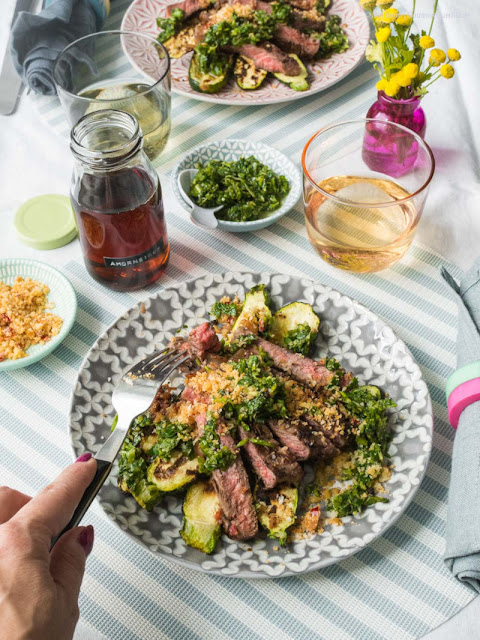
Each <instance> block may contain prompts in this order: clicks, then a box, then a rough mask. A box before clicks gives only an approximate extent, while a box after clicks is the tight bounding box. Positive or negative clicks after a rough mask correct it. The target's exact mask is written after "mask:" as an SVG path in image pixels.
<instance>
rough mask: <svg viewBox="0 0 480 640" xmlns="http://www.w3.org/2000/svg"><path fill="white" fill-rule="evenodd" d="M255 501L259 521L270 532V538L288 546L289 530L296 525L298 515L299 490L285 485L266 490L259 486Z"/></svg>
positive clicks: (256, 489)
mask: <svg viewBox="0 0 480 640" xmlns="http://www.w3.org/2000/svg"><path fill="white" fill-rule="evenodd" d="M254 499H255V509H256V510H257V516H258V521H259V522H260V524H261V525H262V527H263V528H264V529H266V530H267V531H268V537H269V538H276V539H277V540H278V541H279V543H280V544H281V545H284V544H286V542H287V535H288V534H287V529H288V528H289V527H291V526H292V524H294V522H295V517H296V513H297V506H298V488H297V487H296V486H294V485H291V484H283V485H279V486H278V487H275V489H269V490H266V489H264V488H263V487H262V486H260V485H257V487H256V488H255V495H254Z"/></svg>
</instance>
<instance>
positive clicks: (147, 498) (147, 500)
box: [118, 478, 162, 511]
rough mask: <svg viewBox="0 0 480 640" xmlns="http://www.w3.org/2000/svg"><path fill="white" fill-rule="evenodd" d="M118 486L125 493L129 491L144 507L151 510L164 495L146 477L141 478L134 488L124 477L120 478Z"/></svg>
mask: <svg viewBox="0 0 480 640" xmlns="http://www.w3.org/2000/svg"><path fill="white" fill-rule="evenodd" d="M118 486H119V487H120V489H121V490H122V491H123V492H124V493H129V494H130V495H131V496H133V497H134V498H135V500H136V501H137V502H138V504H139V505H140V506H141V507H142V509H146V510H147V511H151V510H152V509H153V507H154V506H155V505H156V504H157V502H158V501H159V500H160V498H161V497H162V493H161V491H160V490H159V489H158V487H156V486H155V485H153V484H150V483H149V482H148V481H147V480H146V479H145V478H142V479H141V480H139V481H138V482H137V483H136V484H135V486H134V487H133V488H130V487H128V485H127V483H126V482H125V480H124V479H123V478H119V479H118Z"/></svg>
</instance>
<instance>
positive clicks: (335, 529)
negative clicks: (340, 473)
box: [70, 273, 433, 578]
mask: <svg viewBox="0 0 480 640" xmlns="http://www.w3.org/2000/svg"><path fill="white" fill-rule="evenodd" d="M261 282H263V283H265V284H266V285H267V287H268V289H269V291H270V293H271V295H272V299H273V303H274V305H275V306H276V307H277V308H280V307H281V306H283V305H285V304H286V303H288V302H291V301H293V300H303V301H304V302H308V303H310V304H311V305H313V307H314V309H315V311H316V312H317V314H318V315H319V316H320V319H321V325H320V333H319V336H318V337H317V341H316V351H315V353H314V356H313V357H322V356H325V355H327V354H328V355H329V356H331V357H334V358H337V359H338V360H339V361H340V362H341V364H342V365H343V367H344V368H345V369H346V370H348V371H352V372H353V373H354V374H355V375H356V376H357V377H358V379H359V382H360V383H361V384H366V383H368V384H373V385H377V386H378V387H380V388H381V389H382V390H383V391H384V392H386V393H387V394H389V395H390V396H391V397H392V398H393V399H394V400H395V402H396V403H397V409H396V411H395V412H394V413H393V414H392V416H391V429H392V432H393V441H392V444H391V446H390V449H389V453H390V454H391V461H392V463H393V465H394V468H393V472H392V475H391V478H390V479H389V480H388V481H387V482H386V483H385V488H386V489H387V491H388V494H387V495H388V497H389V502H388V503H377V504H375V505H373V506H371V507H369V508H368V509H366V511H364V512H363V513H362V514H361V515H358V516H355V517H348V518H344V520H343V524H342V525H335V524H332V525H328V526H326V527H325V530H324V531H323V533H320V534H317V535H315V536H314V537H312V538H310V539H303V540H298V541H295V542H293V543H290V544H289V545H287V546H286V547H285V548H279V546H278V542H277V541H275V540H271V539H268V538H266V537H261V536H259V537H258V538H256V539H254V540H252V541H248V542H234V541H232V540H230V539H229V538H227V537H226V536H225V535H224V536H223V537H222V538H221V539H220V541H219V543H218V545H217V548H216V552H215V553H214V554H213V555H211V556H206V555H204V554H203V553H201V552H200V551H197V550H195V549H192V548H190V547H187V545H186V544H185V543H184V541H183V540H182V538H181V536H180V534H179V529H180V528H181V526H182V497H181V496H179V497H167V498H165V499H164V500H163V501H162V502H161V503H160V504H158V505H157V506H156V507H155V508H154V510H153V511H152V512H151V513H147V512H146V511H144V510H143V509H141V508H140V507H139V506H138V504H137V503H136V502H135V500H134V499H133V498H132V497H131V496H128V495H125V494H123V493H122V492H121V491H120V490H119V489H118V487H117V472H116V470H115V471H114V472H112V474H111V476H110V478H109V479H108V481H107V483H106V485H105V486H104V487H103V489H102V491H101V492H100V494H99V499H100V504H101V505H102V507H103V509H104V510H105V512H106V513H107V514H108V516H109V517H110V518H111V519H112V520H113V521H114V522H115V523H116V524H117V526H118V527H119V529H121V530H122V531H124V532H126V533H127V534H128V535H129V536H131V537H132V539H133V540H134V541H135V542H137V543H138V544H141V545H143V546H144V547H145V548H147V549H149V550H150V551H152V552H153V553H156V554H159V555H160V556H161V557H163V558H166V559H168V560H172V561H173V562H177V563H179V564H182V565H184V566H187V567H190V568H192V569H199V570H202V571H206V572H209V573H215V574H218V575H222V576H230V577H235V578H273V577H281V576H288V575H298V574H301V573H305V572H308V571H314V570H317V569H321V568H323V567H327V566H328V565H331V564H334V563H336V562H339V561H340V560H342V559H343V558H347V557H349V556H351V555H352V554H354V553H356V552H357V551H359V550H360V549H363V548H364V547H365V546H366V545H368V544H369V543H371V542H372V541H373V540H375V538H377V537H378V536H380V535H382V533H383V532H384V531H385V530H386V529H387V528H388V527H389V526H391V525H392V524H393V523H394V522H395V520H396V519H397V518H398V517H399V516H400V514H401V513H402V512H403V511H405V509H406V508H407V506H408V504H409V503H410V502H411V500H412V498H413V496H414V495H415V492H416V491H417V489H418V487H419V485H420V482H421V480H422V478H423V475H424V473H425V470H426V467H427V463H428V459H429V456H430V450H431V445H432V432H433V419H432V405H431V401H430V396H429V393H428V389H427V385H426V384H425V381H424V380H423V378H422V374H421V371H420V368H419V366H418V365H417V363H416V362H415V360H414V359H413V357H412V355H411V353H410V351H409V350H408V348H407V347H406V345H405V344H404V343H403V342H402V341H401V340H400V339H399V338H397V336H396V335H395V333H394V332H393V330H392V329H391V328H390V327H388V326H387V325H386V324H385V323H384V322H383V321H382V320H380V318H378V317H377V316H376V315H375V314H374V313H372V312H371V311H369V310H368V309H366V308H365V307H364V306H363V305H361V304H359V303H358V302H355V301H354V300H352V299H351V298H349V297H348V296H345V295H343V294H341V293H339V292H338V291H334V290H332V289H330V288H329V287H326V286H324V285H322V284H318V283H315V282H312V281H310V280H307V279H299V278H293V277H291V276H287V275H272V274H268V273H224V274H216V275H207V276H202V277H200V278H196V279H195V280H190V281H188V282H183V283H180V284H177V285H175V286H173V287H170V288H167V289H163V290H161V291H159V292H158V293H156V294H155V295H152V296H151V297H150V298H148V299H147V300H145V301H144V302H141V303H138V304H136V305H134V306H133V307H132V308H131V309H130V310H129V311H127V312H126V313H125V314H124V315H123V316H121V317H120V318H119V319H118V320H117V321H116V322H114V323H113V324H112V325H111V326H110V328H109V329H107V331H105V333H104V334H103V335H102V336H101V337H100V338H99V339H98V340H97V342H96V343H95V344H94V346H93V347H92V349H91V350H90V352H89V354H88V355H87V357H86V358H85V360H84V362H83V364H82V367H81V369H80V372H79V374H78V378H77V380H76V382H75V386H74V389H73V395H72V401H71V411H70V433H71V438H72V444H73V448H74V450H75V455H80V454H81V453H83V452H84V451H93V452H96V451H98V449H99V448H100V446H101V445H102V443H103V442H104V440H105V438H107V437H108V435H109V434H110V427H111V424H112V421H113V418H114V414H115V411H114V409H113V407H112V404H111V395H112V392H113V389H114V387H115V383H116V382H117V381H118V380H119V378H120V376H121V374H122V372H123V371H125V370H127V369H129V368H130V367H131V365H132V364H133V363H134V362H136V361H137V360H139V359H140V358H143V357H144V356H145V355H146V354H148V353H151V352H152V351H153V349H154V347H155V346H163V345H166V344H167V342H168V341H169V340H170V338H172V337H173V336H175V335H178V330H179V329H181V328H182V327H183V325H186V329H185V331H188V330H190V329H192V328H193V327H195V326H197V325H198V324H200V323H201V322H202V320H206V319H209V313H208V312H209V310H210V308H211V306H212V305H213V303H214V302H216V301H217V300H219V299H220V298H221V297H222V296H224V295H229V296H232V297H233V296H235V295H238V296H239V298H240V299H243V297H244V295H245V293H246V292H248V291H249V290H250V289H251V288H252V287H253V286H255V285H256V284H259V283H261ZM119 535H122V534H121V533H120V531H119Z"/></svg>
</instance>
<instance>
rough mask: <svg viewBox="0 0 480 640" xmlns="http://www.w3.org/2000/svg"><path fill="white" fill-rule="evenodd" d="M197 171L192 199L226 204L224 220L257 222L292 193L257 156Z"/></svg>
mask: <svg viewBox="0 0 480 640" xmlns="http://www.w3.org/2000/svg"><path fill="white" fill-rule="evenodd" d="M220 24H221V23H220ZM198 169H199V171H198V173H197V175H196V176H195V179H194V180H193V182H192V185H191V188H190V192H189V196H190V197H191V198H192V199H193V200H194V201H195V202H196V203H197V204H198V205H199V206H201V207H206V208H208V207H216V206H219V205H223V208H222V209H221V210H220V211H218V212H217V213H216V214H215V215H216V216H217V217H218V218H219V219H221V220H229V221H231V222H245V221H247V220H257V219H259V218H261V217H263V216H265V215H266V214H268V213H270V212H272V211H275V210H276V209H278V208H279V207H280V206H281V204H282V202H283V200H284V198H285V197H286V196H287V194H288V193H289V191H290V184H289V182H288V180H287V179H286V178H285V176H282V175H278V174H276V173H275V172H274V171H272V169H270V167H268V166H267V165H265V164H262V163H261V162H260V161H259V160H257V159H256V158H255V157H254V156H249V157H248V158H243V157H242V158H239V159H238V160H235V161H232V162H225V161H223V160H210V161H209V162H208V163H207V164H205V165H203V166H202V165H199V166H198Z"/></svg>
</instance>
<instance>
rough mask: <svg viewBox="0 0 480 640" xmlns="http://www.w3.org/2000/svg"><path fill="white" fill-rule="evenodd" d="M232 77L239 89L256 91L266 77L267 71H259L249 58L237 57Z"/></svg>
mask: <svg viewBox="0 0 480 640" xmlns="http://www.w3.org/2000/svg"><path fill="white" fill-rule="evenodd" d="M233 75H234V76H235V78H236V80H237V84H238V86H239V87H240V89H244V90H245V91H253V90H254V89H258V88H259V87H260V85H261V84H262V83H263V81H264V80H265V78H266V77H267V75H268V71H264V70H263V69H259V68H258V67H257V66H255V63H254V62H253V60H251V59H250V58H245V57H244V56H238V58H237V60H236V62H235V67H234V70H233Z"/></svg>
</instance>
